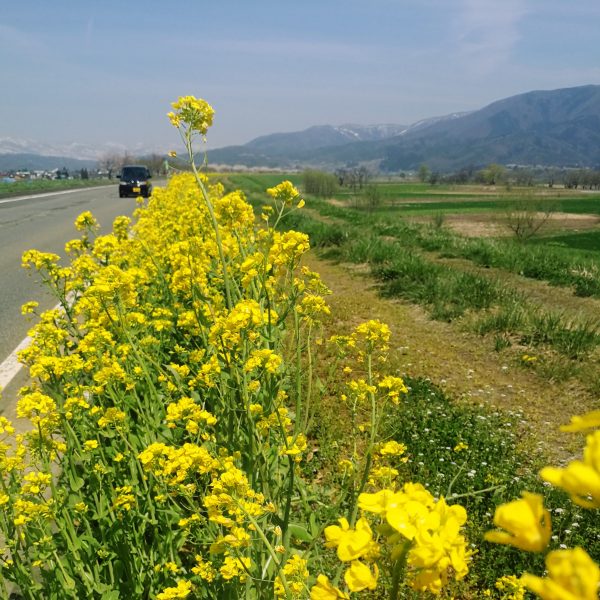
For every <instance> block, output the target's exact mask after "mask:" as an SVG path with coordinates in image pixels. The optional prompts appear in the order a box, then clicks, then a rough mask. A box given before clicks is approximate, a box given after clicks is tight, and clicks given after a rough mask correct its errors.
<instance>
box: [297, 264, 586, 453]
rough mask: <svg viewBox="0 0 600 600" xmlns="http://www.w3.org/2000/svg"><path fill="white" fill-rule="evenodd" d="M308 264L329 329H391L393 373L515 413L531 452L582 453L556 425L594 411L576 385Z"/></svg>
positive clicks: (369, 283)
mask: <svg viewBox="0 0 600 600" xmlns="http://www.w3.org/2000/svg"><path fill="white" fill-rule="evenodd" d="M307 265H308V266H309V267H310V268H311V269H313V270H315V271H318V272H319V273H320V274H321V276H322V278H323V281H324V282H325V283H326V284H327V285H328V286H329V287H330V289H331V290H332V292H333V295H332V296H330V297H329V298H328V301H329V303H330V305H331V308H332V315H333V319H334V320H333V323H332V330H335V331H336V332H343V331H347V330H349V329H350V328H351V327H353V326H354V325H356V324H358V323H359V322H361V321H364V320H367V319H380V320H382V321H385V322H386V323H387V324H388V325H389V326H390V328H391V330H392V352H393V358H392V364H390V367H391V368H392V369H399V371H400V373H403V374H407V375H411V376H418V377H429V378H430V379H431V380H432V381H433V382H434V383H436V384H438V385H439V386H441V387H442V388H443V389H444V390H445V391H446V392H447V393H448V394H449V395H450V396H451V397H453V398H455V399H457V400H460V401H464V402H468V403H472V404H477V405H480V404H484V405H486V406H488V407H489V408H491V409H498V410H501V411H513V412H519V413H522V415H523V417H522V418H523V422H524V425H526V426H528V427H529V428H530V430H531V436H532V437H533V438H535V440H529V441H531V442H534V443H533V446H534V448H535V449H537V450H538V451H539V452H542V453H543V454H545V455H546V456H547V457H548V458H549V459H550V460H553V461H561V460H565V459H567V458H570V457H572V456H573V454H579V453H580V452H581V446H582V439H581V437H580V436H577V435H574V434H564V433H561V432H560V431H559V429H558V427H559V425H560V424H562V423H566V422H568V421H569V419H570V416H571V415H573V414H581V413H583V412H586V411H588V410H592V409H593V408H597V407H598V402H597V400H596V401H595V399H594V398H592V397H591V396H590V394H589V393H588V392H586V391H585V390H584V389H583V388H582V387H581V386H580V385H579V384H578V383H577V382H574V381H566V382H558V383H552V384H550V383H549V382H548V381H547V380H544V379H542V378H541V377H540V376H538V375H536V374H535V372H534V371H532V370H530V369H526V368H524V367H523V366H521V365H519V364H516V363H515V361H514V359H512V358H507V356H506V355H503V354H502V353H500V354H499V353H496V352H494V351H493V349H492V348H491V347H490V345H489V342H486V341H485V340H483V339H482V338H481V337H479V336H477V335H475V334H471V333H468V332H464V331H460V330H459V328H458V327H457V326H456V325H453V324H451V323H442V322H439V321H432V320H430V319H429V317H428V316H427V314H426V312H425V311H424V310H423V309H422V308H421V307H419V306H415V305H412V304H408V303H406V302H404V301H401V300H390V299H385V298H382V297H380V296H379V295H378V293H377V288H376V284H375V283H374V282H373V280H372V279H371V278H369V277H368V276H367V275H365V274H364V271H362V272H361V269H360V268H357V267H356V266H355V265H352V266H351V265H338V264H334V263H332V262H330V261H324V260H322V259H319V258H318V257H317V256H316V255H315V253H314V252H311V253H310V255H309V256H308V259H307Z"/></svg>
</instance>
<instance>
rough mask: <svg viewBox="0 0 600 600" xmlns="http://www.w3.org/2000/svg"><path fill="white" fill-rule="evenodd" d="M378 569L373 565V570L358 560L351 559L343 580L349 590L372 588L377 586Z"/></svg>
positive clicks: (356, 590) (359, 590)
mask: <svg viewBox="0 0 600 600" xmlns="http://www.w3.org/2000/svg"><path fill="white" fill-rule="evenodd" d="M378 575H379V569H378V568H377V565H376V564H375V565H373V571H371V569H370V568H369V566H368V565H366V564H365V563H363V562H361V561H360V560H353V561H352V564H351V565H350V568H349V569H347V570H346V573H345V574H344V581H345V582H346V585H347V586H348V588H349V589H350V591H351V592H362V591H363V590H374V589H375V588H376V587H377V577H378Z"/></svg>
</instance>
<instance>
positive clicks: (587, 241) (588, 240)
mask: <svg viewBox="0 0 600 600" xmlns="http://www.w3.org/2000/svg"><path fill="white" fill-rule="evenodd" d="M532 242H533V243H534V244H543V245H545V246H551V247H553V248H568V249H573V250H585V251H586V252H600V230H592V231H582V232H578V233H565V234H562V235H555V236H552V237H547V238H539V239H534V240H532Z"/></svg>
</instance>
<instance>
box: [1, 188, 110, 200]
mask: <svg viewBox="0 0 600 600" xmlns="http://www.w3.org/2000/svg"><path fill="white" fill-rule="evenodd" d="M105 187H112V185H95V186H92V187H81V188H77V189H74V190H63V191H61V192H44V193H43V194H31V195H29V196H17V197H15V198H7V199H6V200H0V204H8V203H9V202H21V200H33V199H34V198H47V197H48V196H60V195H61V194H74V193H75V192H85V191H86V190H99V189H101V188H105Z"/></svg>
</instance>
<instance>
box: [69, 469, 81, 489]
mask: <svg viewBox="0 0 600 600" xmlns="http://www.w3.org/2000/svg"><path fill="white" fill-rule="evenodd" d="M84 484H85V481H84V480H83V479H82V478H81V477H78V476H77V475H75V473H73V472H72V471H69V486H70V487H71V490H72V491H74V492H76V491H77V490H80V489H81V488H82V487H83V486H84Z"/></svg>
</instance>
